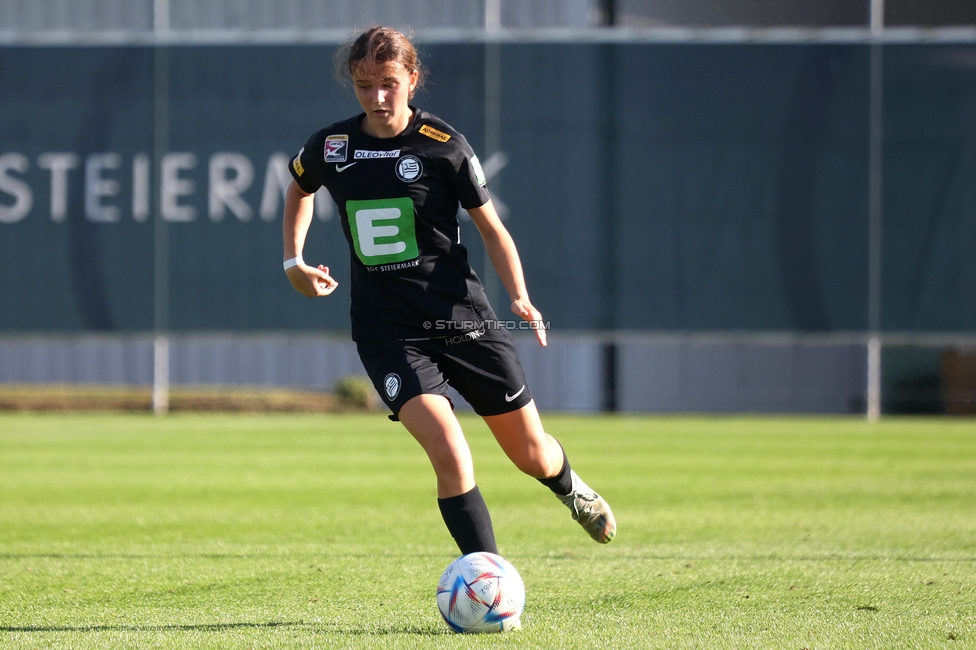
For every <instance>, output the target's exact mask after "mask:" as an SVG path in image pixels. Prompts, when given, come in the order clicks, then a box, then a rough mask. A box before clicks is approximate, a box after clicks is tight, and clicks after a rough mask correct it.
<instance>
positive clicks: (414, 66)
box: [334, 26, 427, 97]
mask: <svg viewBox="0 0 976 650" xmlns="http://www.w3.org/2000/svg"><path fill="white" fill-rule="evenodd" d="M391 61H392V62H394V63H398V64H399V65H401V66H403V67H404V68H405V69H406V70H407V72H414V71H416V72H417V75H418V76H417V84H416V85H415V86H414V90H413V92H411V93H410V96H411V97H413V93H414V92H416V90H417V89H418V88H420V87H421V86H423V85H424V79H425V78H426V76H427V70H426V69H424V67H423V66H422V65H421V64H420V56H419V55H418V54H417V48H415V47H414V46H413V43H411V42H410V39H409V38H407V37H406V36H404V35H403V34H402V33H401V32H399V31H397V30H395V29H393V28H392V27H378V26H377V27H370V28H369V29H367V30H366V31H365V32H363V33H362V34H360V35H359V36H357V37H356V38H355V39H354V40H352V41H350V42H348V43H346V44H345V45H343V46H342V47H341V48H339V51H338V52H336V55H335V59H334V63H335V68H336V77H338V79H339V82H340V83H342V84H343V85H349V83H350V82H351V80H352V72H353V69H354V68H355V67H356V66H358V65H360V64H362V63H366V64H375V63H389V62H391Z"/></svg>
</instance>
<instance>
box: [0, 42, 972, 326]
mask: <svg viewBox="0 0 976 650" xmlns="http://www.w3.org/2000/svg"><path fill="white" fill-rule="evenodd" d="M869 47H870V46H865V45H838V44H827V45H825V44H815V45H810V44H785V45H784V44H762V45H754V44H753V45H739V44H735V45H732V44H645V43H641V44H616V43H614V44H606V43H597V44H582V45H576V44H564V43H558V44H548V43H547V44H514V43H513V44H503V45H502V46H501V47H500V55H501V68H502V70H504V71H505V72H504V74H503V75H502V82H501V87H500V94H501V97H502V101H501V120H500V138H499V142H500V150H501V151H502V152H504V154H505V156H506V158H507V161H508V163H507V165H506V167H505V168H504V169H502V170H501V171H500V172H499V173H498V175H497V176H496V177H495V178H494V179H493V181H494V182H493V183H492V186H496V185H497V193H498V195H499V196H500V197H502V199H503V201H504V204H505V205H506V206H507V208H508V213H509V219H508V225H509V227H510V229H511V230H512V232H513V234H514V235H515V237H516V240H517V241H521V242H523V248H524V249H525V250H524V258H525V266H526V272H527V274H528V279H529V284H530V286H531V287H532V291H533V295H534V299H535V301H536V302H537V304H539V305H540V306H541V307H542V308H543V309H544V310H545V313H546V314H547V317H548V318H550V319H551V320H552V321H553V323H554V326H555V327H556V328H557V329H558V330H559V331H565V330H602V329H624V330H643V329H652V330H669V331H671V330H691V331H701V330H706V331H710V330H760V331H762V330H776V331H783V330H799V331H813V332H831V331H864V330H866V329H867V328H868V322H867V317H868V312H867V307H866V305H867V289H868V276H867V272H868V259H867V254H868V231H867V228H868V219H867V208H868V206H867V200H868V126H869V124H868V86H869V84H868V77H869V74H868V58H869V51H868V48H869ZM334 49H335V48H334V46H332V45H322V46H278V45H267V46H257V47H241V46H211V47H201V46H187V47H169V48H166V49H165V50H163V52H162V53H163V54H164V55H165V56H166V57H167V58H168V73H169V78H168V94H167V96H166V97H165V98H162V100H163V101H164V102H165V111H163V112H162V114H163V115H165V116H166V120H167V123H166V124H162V125H160V124H157V123H156V119H157V118H158V115H159V114H160V111H159V110H158V108H156V107H155V102H156V101H157V98H156V97H155V96H154V89H155V88H156V84H154V79H153V74H154V70H155V64H154V56H156V55H158V54H159V52H154V51H153V49H151V48H146V47H101V46H99V47H87V48H55V47H43V48H42V47H7V48H3V49H0V102H2V107H3V108H2V111H3V124H4V128H3V131H2V133H0V174H2V175H0V305H2V308H0V329H2V330H3V331H7V332H41V331H48V332H77V331H126V332H133V331H145V330H151V329H153V328H154V325H155V321H154V317H153V307H154V304H155V303H154V287H155V286H156V285H155V283H154V275H153V274H154V268H155V267H154V255H155V253H156V251H157V249H156V247H155V244H154V236H156V235H157V234H160V232H161V231H159V230H157V229H156V228H155V227H154V221H156V220H157V219H161V220H162V221H163V222H164V223H165V224H166V229H165V231H163V232H162V234H164V235H165V236H167V237H168V247H167V248H168V259H167V260H165V262H166V266H167V268H168V285H169V288H170V289H169V301H168V305H167V307H168V312H169V319H168V323H167V325H168V329H170V330H172V331H196V330H261V331H266V330H280V329H285V330H317V329H339V330H341V329H346V328H347V327H348V317H347V315H346V311H347V307H348V294H347V293H346V292H345V291H343V290H340V291H339V292H338V294H337V295H336V296H334V297H332V298H330V300H328V301H308V300H303V299H302V298H301V296H299V295H298V294H295V293H294V292H291V291H289V290H288V289H289V287H288V284H287V281H286V278H285V277H284V275H283V274H282V273H281V271H280V265H279V259H278V258H279V257H280V256H281V253H280V250H279V249H280V248H281V242H280V240H281V235H280V230H281V211H282V205H283V201H282V193H283V190H284V188H285V187H286V186H287V183H288V182H289V180H290V177H289V176H288V174H287V170H286V165H287V164H288V161H289V159H290V157H292V156H293V155H294V154H295V153H296V152H297V151H298V149H299V148H300V147H301V146H302V145H303V144H304V142H305V139H306V137H307V136H308V135H310V134H311V133H312V132H313V131H315V130H317V129H319V128H321V127H324V126H326V125H327V124H330V123H331V122H333V121H337V120H339V119H342V118H344V117H346V116H348V115H350V114H353V113H354V112H355V111H357V110H358V107H357V106H356V105H355V102H354V100H353V98H352V97H351V94H350V93H349V92H347V91H346V90H345V89H343V88H341V87H340V86H339V85H338V84H337V83H336V82H335V80H334V79H333V78H332V75H331V67H330V57H331V55H332V53H333V51H334ZM423 50H424V54H425V62H426V63H427V64H428V65H429V67H430V69H431V78H430V84H429V86H428V88H427V90H426V92H425V93H422V94H421V95H420V96H419V97H418V98H417V99H416V102H415V103H416V104H417V105H418V106H421V107H423V108H425V109H427V110H430V111H431V112H433V113H435V114H437V115H441V116H443V118H444V119H446V120H447V121H448V122H449V123H451V124H453V125H454V126H455V127H456V128H458V129H459V130H461V131H462V132H464V133H466V134H468V136H469V139H470V140H471V142H472V145H473V146H474V147H475V150H476V151H477V152H479V154H480V155H481V157H482V158H484V159H488V158H489V157H490V156H491V155H492V154H494V153H496V152H494V151H486V149H485V144H484V141H485V136H484V132H485V122H484V116H483V106H484V67H485V66H484V58H485V46H484V45H482V44H427V45H424V47H423ZM884 55H885V103H884V112H883V119H884V136H885V149H884V157H883V169H884V176H883V178H884V182H883V204H884V213H883V228H884V240H883V242H884V245H883V247H882V250H883V258H882V283H881V284H882V287H883V294H882V300H881V303H882V310H881V314H882V318H881V325H882V329H884V330H894V331H902V330H922V331H964V330H973V329H976V255H974V254H973V250H974V249H973V245H974V243H976V219H974V211H976V50H974V48H973V47H972V46H954V45H922V44H913V45H889V46H885V49H884ZM161 129H162V130H164V131H165V132H166V136H167V137H166V142H165V145H166V146H165V148H163V149H162V150H159V151H157V150H156V149H155V144H156V138H157V133H158V132H159V131H160V130H161ZM493 189H495V188H494V187H493ZM335 215H336V213H335V209H334V206H333V205H331V203H330V202H329V200H328V199H325V200H324V201H320V202H319V222H318V223H316V224H315V227H314V228H313V229H312V232H311V239H310V241H309V243H308V245H307V248H306V255H307V256H308V257H309V258H310V259H314V260H318V261H321V262H323V263H326V264H328V265H330V266H331V267H332V268H334V269H335V273H336V276H337V277H338V278H340V281H341V279H342V277H343V276H344V275H347V273H346V267H347V265H348V257H347V253H346V247H345V244H344V242H343V241H342V235H341V232H340V229H339V225H338V222H337V220H336V218H335ZM462 239H463V240H464V241H468V242H469V243H473V244H474V245H473V246H472V247H471V254H472V259H473V261H474V263H475V265H476V267H477V268H478V269H479V270H483V269H484V261H483V253H482V247H481V246H480V243H479V242H478V239H477V235H476V231H475V230H474V228H473V227H471V226H470V224H466V226H465V229H464V232H463V233H462ZM568 276H572V277H573V278H574V280H573V281H572V282H567V281H566V279H567V277H568ZM502 302H504V301H502ZM501 307H504V305H502V306H501Z"/></svg>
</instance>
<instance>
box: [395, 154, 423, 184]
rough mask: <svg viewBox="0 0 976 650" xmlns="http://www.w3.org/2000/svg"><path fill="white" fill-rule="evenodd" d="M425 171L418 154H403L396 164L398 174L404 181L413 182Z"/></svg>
mask: <svg viewBox="0 0 976 650" xmlns="http://www.w3.org/2000/svg"><path fill="white" fill-rule="evenodd" d="M423 173H424V166H423V165H422V164H421V163H420V159H419V158H417V157H416V156H403V157H402V158H400V160H398V161H397V164H396V175H397V178H399V179H400V180H401V181H403V182H404V183H412V182H414V181H415V180H417V179H418V178H420V175H421V174H423Z"/></svg>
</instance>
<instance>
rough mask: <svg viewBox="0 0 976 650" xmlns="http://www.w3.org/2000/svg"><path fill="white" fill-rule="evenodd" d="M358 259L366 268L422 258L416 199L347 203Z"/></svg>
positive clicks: (404, 198) (350, 228)
mask: <svg viewBox="0 0 976 650" xmlns="http://www.w3.org/2000/svg"><path fill="white" fill-rule="evenodd" d="M346 215H347V217H348V219H349V230H350V232H351V233H352V243H353V246H354V247H355V248H356V256H357V257H359V260H360V261H361V262H362V263H363V264H365V265H366V266H377V265H379V264H390V263H391V262H405V261H406V260H412V259H414V258H415V257H417V256H418V255H420V250H419V249H418V248H417V235H416V233H415V231H414V215H413V199H411V198H410V197H403V198H400V199H378V200H374V201H346Z"/></svg>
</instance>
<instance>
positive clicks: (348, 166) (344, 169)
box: [336, 160, 359, 174]
mask: <svg viewBox="0 0 976 650" xmlns="http://www.w3.org/2000/svg"><path fill="white" fill-rule="evenodd" d="M356 162H359V161H358V160H357V161H356ZM355 164H356V163H354V162H351V163H349V164H348V165H343V166H342V167H340V166H339V165H336V171H337V172H339V173H340V174H341V173H342V172H344V171H346V170H347V169H349V168H350V167H352V166H353V165H355Z"/></svg>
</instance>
